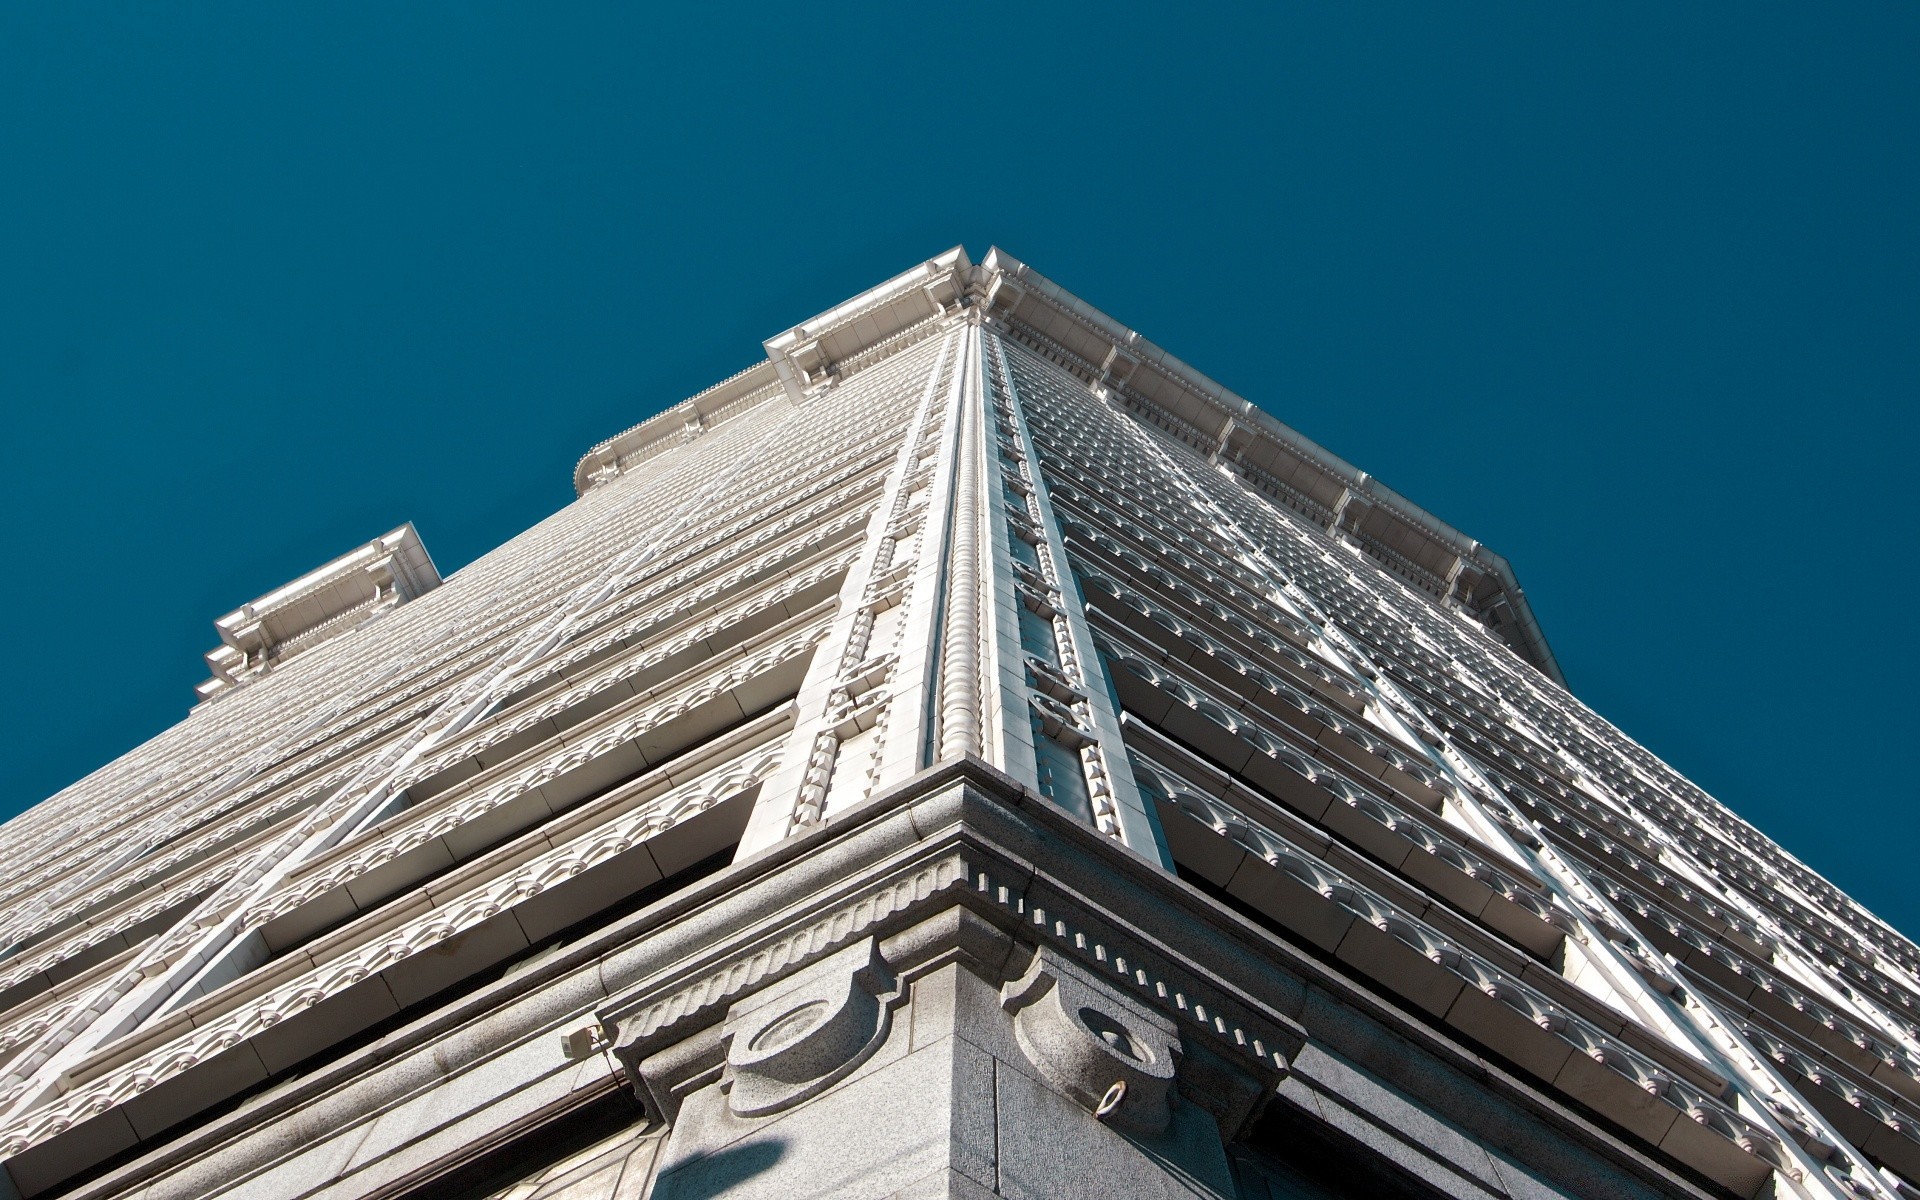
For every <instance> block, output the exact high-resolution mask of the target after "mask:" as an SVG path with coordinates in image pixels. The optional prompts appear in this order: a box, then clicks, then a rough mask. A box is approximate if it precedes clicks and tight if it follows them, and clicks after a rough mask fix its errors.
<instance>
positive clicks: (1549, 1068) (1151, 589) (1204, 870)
mask: <svg viewBox="0 0 1920 1200" xmlns="http://www.w3.org/2000/svg"><path fill="white" fill-rule="evenodd" d="M764 349H765V357H764V359H763V360H762V361H761V362H760V363H759V364H757V365H756V366H754V367H753V368H751V369H749V370H747V371H744V372H742V373H741V374H739V375H736V376H734V377H733V378H731V379H729V380H726V381H725V382H723V383H721V384H718V385H717V386H715V387H714V388H711V389H709V390H708V391H706V392H703V393H702V394H700V395H699V396H696V397H694V398H693V399H691V400H688V401H686V402H685V403H683V404H680V405H678V406H676V407H674V408H672V409H669V410H668V411H666V412H665V413H663V414H661V415H660V416H657V417H654V418H652V419H650V420H648V421H646V422H645V423H643V424H641V425H639V426H637V427H635V428H634V429H632V430H629V431H627V432H626V433H623V434H621V435H619V436H618V437H615V438H612V439H610V440H608V441H607V442H604V443H602V444H601V445H599V446H597V447H595V448H594V449H593V450H591V451H590V452H589V453H588V454H587V455H586V457H585V458H584V459H582V460H581V462H580V464H579V466H578V468H577V469H576V472H575V484H576V488H577V490H578V492H579V498H578V499H577V500H576V501H575V502H574V503H573V504H571V505H569V506H568V507H567V508H565V509H564V510H562V511H561V512H559V513H556V514H555V515H554V516H553V517H551V518H549V519H547V520H546V521H544V522H542V523H541V524H539V525H538V526H536V527H534V528H533V529H531V530H528V531H527V532H526V533H524V534H522V535H520V536H518V537H516V538H514V539H513V540H512V541H510V542H508V543H506V544H505V545H504V546H502V547H500V548H499V549H498V550H496V551H494V552H492V553H491V554H489V555H487V556H486V557H484V558H482V559H481V560H479V561H478V562H476V563H474V564H472V565H471V566H469V567H466V568H464V569H462V570H461V571H459V572H457V573H455V574H454V575H452V576H451V577H449V578H447V579H445V580H444V581H443V580H442V579H441V577H440V576H439V574H438V572H437V571H436V570H435V569H434V567H433V564H432V562H431V560H430V558H428V556H427V553H426V548H425V547H424V546H423V545H422V544H421V542H420V539H419V537H418V535H417V534H415V533H414V531H413V529H412V527H411V526H405V527H402V528H401V529H399V530H395V531H393V532H392V533H390V534H387V535H385V536H383V537H382V538H379V539H376V540H375V541H373V542H370V543H368V544H367V545H366V546H364V547H362V548H361V549H359V550H356V551H353V552H352V553H350V554H348V555H345V556H343V557H342V558H340V559H338V560H335V561H334V562H332V563H329V564H327V565H325V566H324V567H321V568H319V569H317V570H316V571H314V572H312V573H310V574H309V575H306V576H303V577H302V578H301V579H299V580H295V581H294V582H292V583H290V584H287V585H285V586H284V587H281V588H278V589H276V590H274V591H272V592H269V593H267V594H266V595H264V596H262V597H261V598H260V599H259V600H257V601H255V602H253V603H252V604H249V605H246V606H243V607H242V608H240V609H238V610H236V611H235V612H234V613H231V614H229V615H228V616H226V617H222V618H221V619H220V620H219V621H218V622H217V623H216V626H217V630H218V633H219V636H220V639H221V645H220V647H218V648H217V649H216V650H215V651H214V652H212V653H210V654H209V655H208V662H209V666H210V669H211V671H212V677H211V678H210V679H209V680H208V681H207V683H205V684H203V685H202V686H201V687H200V689H199V698H200V703H199V704H198V706H197V707H196V708H195V709H194V710H193V712H192V714H191V715H190V716H189V717H188V718H187V719H186V720H184V721H182V722H181V723H180V724H179V725H177V726H175V727H174V728H173V729H171V730H169V731H167V732H166V733H164V734H162V735H161V736H159V737H157V738H155V739H154V740H153V741H151V742H149V743H148V744H146V745H144V746H142V747H139V748H138V749H136V750H134V751H132V752H130V753H128V754H127V755H125V756H124V757H122V758H121V759H119V760H118V761H116V762H114V763H113V764H111V765H109V766H107V767H106V768H103V769H102V770H100V771H98V772H96V773H94V774H93V775H91V776H89V777H88V778H86V779H84V780H82V781H80V782H79V783H77V784H75V785H73V786H72V787H70V788H68V789H66V790H64V791H62V792H61V793H59V794H58V795H56V796H54V797H52V798H51V799H49V800H47V801H45V802H44V803H42V804H40V805H39V806H37V807H35V808H34V809H32V810H30V811H28V812H27V813H25V814H24V815H22V816H20V817H18V818H16V819H15V820H13V821H12V822H10V823H8V824H7V825H6V826H5V827H4V830H0V839H4V848H5V856H4V859H0V864H4V865H3V868H0V869H4V874H0V896H4V900H5V903H4V908H3V909H0V924H4V934H0V945H4V946H6V947H7V949H6V950H5V954H4V957H3V958H0V1108H3V1109H4V1111H3V1112H0V1159H4V1165H5V1173H4V1175H3V1176H0V1196H8V1195H17V1196H21V1197H40V1196H56V1195H58V1196H88V1197H104V1196H138V1197H143V1198H145V1200H163V1198H175V1197H178V1198H186V1197H196V1198H197V1197H203V1196H227V1197H241V1196H244V1197H259V1198H267V1197H273V1198H281V1197H284V1198H288V1200H292V1198H295V1197H327V1198H330V1200H347V1198H349V1197H353V1198H367V1200H371V1198H374V1197H386V1198H394V1200H398V1198H402V1197H408V1198H425V1197H474V1198H476V1200H479V1198H485V1197H492V1198H496V1200H505V1198H507V1197H513V1198H515V1200H546V1198H549V1197H551V1198H555V1200H558V1198H559V1197H567V1198H570V1200H586V1198H588V1197H594V1198H607V1200H612V1198H615V1197H620V1198H627V1200H637V1198H639V1197H658V1198H662V1200H665V1198H668V1197H674V1198H686V1197H707V1196H719V1195H727V1196H742V1197H759V1196H767V1197H776V1196H777V1197H797V1196H845V1197H874V1198H876V1200H878V1198H882V1197H891V1196H901V1197H905V1196H920V1195H939V1196H1033V1197H1042V1196H1044V1197H1074V1196H1087V1197H1096V1196H1099V1197H1114V1196H1132V1195H1142V1196H1208V1197H1218V1198H1228V1197H1232V1198H1240V1197H1247V1198H1256V1197H1257V1198H1265V1197H1281V1196H1311V1197H1334V1196H1372V1195H1398V1196H1430V1195H1448V1196H1461V1197H1469V1196H1475V1197H1477V1196H1486V1197H1511V1198H1514V1200H1523V1198H1527V1197H1540V1196H1567V1197H1588V1196H1622V1197H1625V1196H1648V1197H1651V1196H1673V1197H1681V1196H1686V1197H1691V1196H1726V1195H1738V1196H1746V1197H1757V1196H1776V1197H1794V1196H1797V1197H1855V1196H1870V1197H1881V1198H1885V1200H1895V1198H1898V1197H1916V1196H1920V1188H1917V1187H1916V1186H1915V1184H1914V1183H1912V1182H1909V1181H1920V949H1916V947H1915V946H1914V944H1913V943H1911V942H1910V941H1908V940H1907V939H1906V938H1904V937H1902V936H1901V935H1900V934H1899V933H1897V932H1896V931H1894V930H1893V929H1891V928H1889V927H1888V926H1886V925H1885V924H1884V923H1882V922H1880V921H1879V920H1877V919H1876V918H1874V917H1873V916H1872V915H1871V914H1869V913H1867V912H1866V911H1864V910H1863V909H1861V908H1860V907H1859V906H1858V905H1856V904H1854V903H1853V902H1852V901H1850V900H1849V899H1848V898H1847V897H1846V896H1845V895H1843V894H1842V893H1840V892H1839V891H1838V890H1837V889H1835V888H1834V887H1833V886H1832V885H1830V884H1829V883H1827V882H1826V881H1825V880H1824V879H1822V878H1820V877H1819V876H1818V875H1816V874H1814V873H1813V872H1812V871H1810V870H1808V869H1807V868H1806V867H1805V866H1804V865H1802V864H1801V863H1799V862H1798V861H1797V860H1795V859H1794V858H1792V857H1791V856H1790V855H1788V854H1786V853H1785V852H1784V851H1782V850H1781V849H1780V848H1779V847H1777V846H1776V845H1774V844H1773V843H1772V842H1770V841H1769V840H1767V839H1766V838H1765V837H1764V836H1763V835H1761V834H1760V833H1758V832H1757V831H1755V830H1754V829H1753V828H1752V827H1750V826H1749V825H1747V824H1746V823H1744V822H1743V821H1741V820H1740V819H1739V818H1738V817H1737V816H1735V815H1734V814H1733V813H1732V812H1731V811H1729V810H1728V809H1727V808H1726V807H1724V806H1722V805H1721V804H1720V803H1718V802H1717V801H1715V800H1714V799H1713V798H1712V797H1710V796H1707V795H1706V794H1704V793H1703V792H1701V791H1700V790H1699V789H1698V788H1696V787H1694V786H1693V785H1692V784H1690V783H1689V782H1688V781H1687V780H1686V779H1684V778H1682V777H1681V776H1679V775H1678V774H1676V773H1675V772H1674V771H1672V770H1671V769H1670V768H1668V767H1667V766H1666V765H1665V764H1663V763H1661V762H1660V761H1659V760H1658V759H1656V758H1654V757H1653V756H1652V755H1650V754H1648V753H1647V752H1646V751H1645V750H1644V749H1642V748H1641V747H1640V746H1638V745H1636V744H1635V743H1634V742H1633V741H1632V740H1630V739H1629V738H1627V737H1626V736H1624V735H1623V734H1621V733H1620V732H1619V731H1618V730H1617V729H1615V728H1614V727H1613V726H1611V725H1610V724H1608V723H1607V722H1606V721H1605V720H1604V719H1603V718H1601V717H1599V716H1598V715H1597V714H1595V713H1593V712H1592V711H1590V710H1589V709H1587V708H1586V707H1585V706H1584V705H1582V704H1581V703H1580V702H1579V701H1578V700H1576V699H1575V698H1574V697H1573V696H1572V695H1571V694H1569V693H1568V691H1567V690H1566V688H1565V686H1564V684H1565V681H1564V680H1563V679H1562V678H1561V676H1560V673H1559V670H1558V667H1557V666H1556V664H1555V663H1554V660H1553V657H1552V653H1551V651H1550V650H1549V648H1548V646H1547V643H1546V640H1545V638H1544V635H1543V634H1542V632H1541V630H1540V628H1539V626H1538V624H1537V623H1536V622H1535V620H1534V618H1533V615H1532V613H1531V611H1530V609H1529V608H1528V605H1527V602H1526V600H1525V597H1524V596H1523V594H1522V593H1521V591H1520V588H1519V586H1518V584H1517V583H1516V581H1515V577H1514V574H1513V571H1512V570H1511V568H1510V567H1509V566H1508V564H1507V562H1506V561H1505V560H1504V559H1502V558H1501V557H1500V556H1498V555H1496V554H1494V553H1492V552H1491V551H1489V550H1488V549H1487V548H1486V547H1484V546H1481V545H1480V544H1479V543H1478V542H1475V541H1473V540H1472V539H1470V538H1468V537H1466V536H1464V535H1463V534H1461V533H1459V532H1458V531H1456V530H1454V529H1452V528H1451V527H1449V526H1447V525H1445V524H1444V523H1442V522H1441V521H1439V520H1438V519H1437V518H1435V517H1433V516H1432V515H1430V514H1428V513H1427V512H1425V511H1424V510H1422V509H1420V508H1418V507H1417V506H1415V505H1414V504H1412V503H1410V502H1409V501H1407V500H1406V499H1404V498H1402V497H1400V496H1399V495H1397V494H1396V493H1394V492H1392V491H1391V490H1390V489H1387V488H1385V487H1383V486H1381V485H1380V484H1379V483H1378V482H1377V481H1375V480H1373V479H1372V478H1371V477H1369V476H1368V475H1366V474H1365V473H1364V472H1362V471H1359V470H1357V469H1355V468H1354V467H1352V466H1350V465H1348V464H1347V463H1345V462H1343V461H1342V460H1340V459H1339V458H1337V457H1335V456H1334V455H1332V454H1330V453H1328V452H1327V451H1325V450H1323V449H1321V448H1319V447H1317V446H1315V445H1313V444H1312V443H1310V442H1307V441H1306V440H1305V439H1303V438H1301V437H1300V436H1299V435H1298V434H1297V433H1294V432H1293V431H1292V430H1290V429H1288V428H1287V427H1286V426H1284V425H1282V424H1280V423H1279V422H1278V421H1276V420H1274V419H1273V418H1272V417H1269V416H1268V415H1266V414H1265V413H1263V412H1261V411H1260V410H1259V409H1257V408H1255V407H1253V406H1252V405H1251V404H1249V403H1248V402H1247V401H1245V400H1242V399H1241V398H1239V397H1238V396H1235V395H1233V394H1232V393H1231V392H1228V391H1226V390H1225V389H1224V388H1222V387H1220V386H1219V385H1218V384H1216V383H1214V382H1213V381H1211V380H1209V379H1208V378H1207V377H1205V376H1204V375H1202V374H1200V373H1199V372H1197V371H1195V370H1193V369H1192V368H1190V367H1188V366H1187V365H1186V364H1184V363H1182V362H1180V361H1179V360H1177V359H1175V358H1173V357H1171V356H1170V355H1168V354H1167V353H1166V352H1164V351H1163V350H1161V349H1160V348H1159V347H1157V346H1155V345H1153V344H1152V343H1151V342H1148V341H1146V340H1144V339H1143V338H1141V337H1140V336H1139V335H1138V334H1136V333H1134V332H1133V331H1131V330H1128V329H1126V328H1125V327H1123V326H1121V325H1119V324H1117V323H1116V322H1114V321H1112V320H1111V319H1110V318H1108V317H1106V316H1105V315H1103V314H1101V313H1099V312H1097V311H1096V310H1094V309H1092V308H1090V307H1088V306H1087V305H1085V304H1084V303H1082V302H1080V301H1079V300H1077V299H1075V298H1074V297H1073V296H1071V295H1070V294H1068V293H1066V292H1065V291H1063V290H1061V289H1060V288H1059V287H1057V286H1056V285H1054V284H1052V283H1050V282H1049V281H1047V280H1046V279H1044V278H1043V277H1041V276H1040V275H1039V274H1038V273H1037V272H1035V271H1033V270H1031V269H1030V268H1028V267H1027V266H1026V265H1025V264H1023V263H1020V262H1018V261H1016V260H1014V259H1012V258H1010V257H1009V256H1007V255H1005V254H1003V253H1001V252H999V251H993V252H990V253H989V254H988V255H987V257H986V258H985V259H984V261H982V262H979V263H975V262H973V261H971V259H970V258H969V257H968V256H967V255H966V253H965V252H964V251H961V250H954V251H950V252H948V253H947V254H945V255H942V256H940V257H938V258H936V259H933V260H930V261H928V262H926V263H923V264H921V265H920V266H918V267H916V268H914V269H913V270H911V271H908V272H906V273H905V274H903V275H900V276H898V277H896V278H894V279H892V280H889V281H887V282H886V283H884V284H881V285H880V286H878V287H876V288H874V289H872V290H871V291H869V292H866V293H864V294H862V295H860V296H857V297H855V298H853V299H852V300H849V301H847V302H846V303H845V304H843V305H840V306H839V307H837V308H835V309H832V310H830V311H829V312H826V313H823V314H821V315H819V316H818V317H815V318H813V319H812V320H809V321H807V322H805V323H804V324H802V325H799V326H796V327H794V328H793V329H791V330H788V331H787V332H785V333H782V334H780V335H779V336H777V337H775V338H773V339H771V340H769V341H768V342H767V343H766V344H765V348H764Z"/></svg>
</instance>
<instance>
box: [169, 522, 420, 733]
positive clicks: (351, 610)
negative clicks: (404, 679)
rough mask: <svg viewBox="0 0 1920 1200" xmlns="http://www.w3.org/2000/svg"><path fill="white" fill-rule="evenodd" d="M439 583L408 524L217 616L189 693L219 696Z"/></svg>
mask: <svg viewBox="0 0 1920 1200" xmlns="http://www.w3.org/2000/svg"><path fill="white" fill-rule="evenodd" d="M439 586H440V572H439V571H438V570H436V569H435V568H434V565H433V559H432V558H430V557H429V556H428V554H427V548H426V546H425V545H424V544H423V543H422V542H421V541H420V534H419V533H418V532H417V531H416V530H415V529H414V527H413V525H412V523H411V522H409V523H408V524H405V525H402V526H401V527H400V528H398V529H395V530H392V531H391V532H388V533H385V534H382V535H381V536H380V537H377V538H375V539H374V540H373V541H371V542H368V543H367V544H366V545H364V546H361V547H359V548H358V549H355V550H353V551H350V552H349V553H346V554H343V555H341V556H340V557H339V558H336V559H334V560H333V561H332V562H329V563H327V564H325V565H324V566H321V567H317V568H315V569H314V570H311V571H308V572H307V573H306V574H305V575H302V576H300V577H299V578H298V579H295V580H293V581H292V582H291V583H286V584H283V585H281V586H280V587H277V588H275V589H273V590H272V591H270V592H268V593H267V594H266V595H264V596H261V597H260V598H258V599H257V600H254V601H253V602H251V603H249V604H243V605H241V606H240V607H239V608H236V609H234V610H233V611H232V612H230V613H228V614H227V615H225V616H223V617H219V618H217V619H216V620H215V621H214V623H213V627H214V629H215V630H216V631H217V632H218V633H219V634H220V645H218V646H215V647H214V648H213V649H212V650H209V651H208V652H207V667H208V669H209V670H211V671H212V672H213V675H212V677H211V678H210V679H208V680H207V681H206V682H204V683H201V684H200V685H199V686H197V687H196V688H194V691H195V692H196V693H197V694H198V695H199V697H200V699H201V701H202V702H205V701H208V700H212V699H214V698H216V697H218V696H222V695H225V694H226V693H228V692H230V691H232V690H233V689H234V688H236V687H239V686H241V685H243V684H246V683H249V682H251V681H253V680H255V679H258V678H259V677H260V676H262V675H265V674H266V673H267V672H269V671H271V670H272V669H273V668H274V667H275V666H277V665H279V664H280V663H283V662H285V661H286V660H287V659H290V658H292V657H294V656H295V655H297V654H301V653H304V652H305V651H308V650H311V649H313V648H314V647H315V646H318V645H321V644H323V643H325V642H328V641H331V640H332V639H334V638H336V637H339V636H340V635H341V634H343V633H347V632H349V631H350V630H352V629H355V628H357V627H358V626H359V625H361V624H362V623H364V622H366V621H368V620H370V619H372V618H373V617H375V616H378V615H379V614H381V613H384V612H386V611H388V610H389V609H392V608H394V607H396V606H397V605H401V604H405V603H406V602H407V601H409V600H412V599H414V598H416V597H418V596H421V595H424V594H425V593H427V592H430V591H432V590H433V589H434V588H437V587H439Z"/></svg>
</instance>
